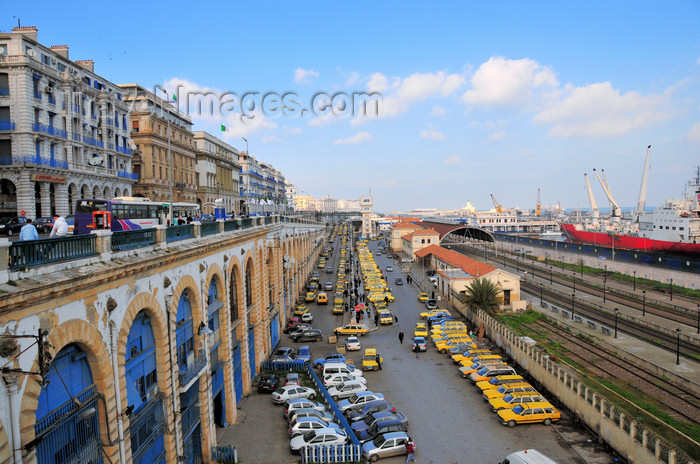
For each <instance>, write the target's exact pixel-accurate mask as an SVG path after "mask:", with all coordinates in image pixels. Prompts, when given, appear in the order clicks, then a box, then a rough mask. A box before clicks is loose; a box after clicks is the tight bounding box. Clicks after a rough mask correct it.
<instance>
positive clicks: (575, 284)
mask: <svg viewBox="0 0 700 464" xmlns="http://www.w3.org/2000/svg"><path fill="white" fill-rule="evenodd" d="M574 293H576V273H575V272H574Z"/></svg>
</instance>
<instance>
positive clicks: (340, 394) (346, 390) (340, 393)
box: [328, 380, 367, 401]
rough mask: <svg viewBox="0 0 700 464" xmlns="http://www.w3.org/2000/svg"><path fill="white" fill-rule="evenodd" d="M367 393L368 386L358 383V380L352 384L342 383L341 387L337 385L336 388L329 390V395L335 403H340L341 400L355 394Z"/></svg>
mask: <svg viewBox="0 0 700 464" xmlns="http://www.w3.org/2000/svg"><path fill="white" fill-rule="evenodd" d="M363 391H367V385H366V384H364V383H362V382H358V381H357V380H353V381H350V382H345V383H341V384H340V385H336V386H335V387H331V388H329V389H328V394H329V395H330V396H331V398H333V399H334V400H335V401H338V400H339V399H341V398H348V397H350V396H352V395H354V394H355V393H359V392H363Z"/></svg>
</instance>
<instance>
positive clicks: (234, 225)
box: [224, 219, 241, 232]
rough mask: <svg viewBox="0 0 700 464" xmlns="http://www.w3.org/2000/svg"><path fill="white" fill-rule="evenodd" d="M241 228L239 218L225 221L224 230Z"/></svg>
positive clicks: (229, 230)
mask: <svg viewBox="0 0 700 464" xmlns="http://www.w3.org/2000/svg"><path fill="white" fill-rule="evenodd" d="M240 228H241V224H240V223H239V221H237V220H235V219H234V220H232V221H225V222H224V232H231V231H232V230H238V229H240Z"/></svg>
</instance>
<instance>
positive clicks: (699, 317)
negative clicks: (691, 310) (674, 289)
mask: <svg viewBox="0 0 700 464" xmlns="http://www.w3.org/2000/svg"><path fill="white" fill-rule="evenodd" d="M698 334H700V303H698Z"/></svg>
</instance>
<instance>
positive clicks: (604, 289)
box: [603, 282, 607, 303]
mask: <svg viewBox="0 0 700 464" xmlns="http://www.w3.org/2000/svg"><path fill="white" fill-rule="evenodd" d="M606 290H607V289H606V288H605V282H603V303H605V291H606Z"/></svg>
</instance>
